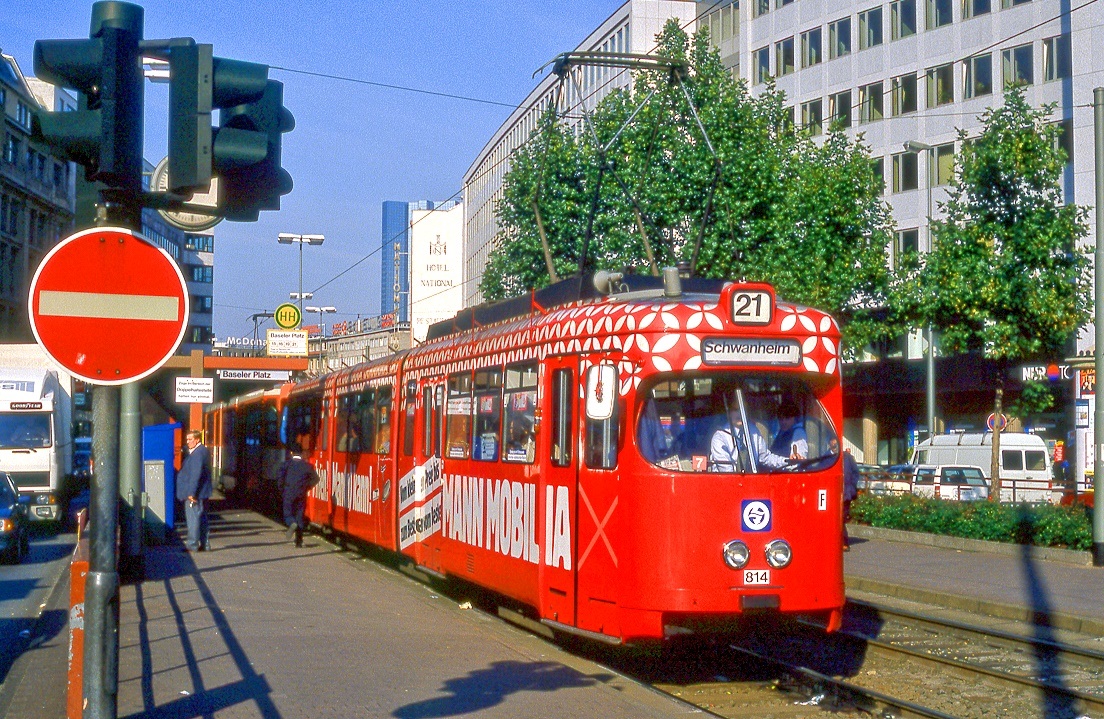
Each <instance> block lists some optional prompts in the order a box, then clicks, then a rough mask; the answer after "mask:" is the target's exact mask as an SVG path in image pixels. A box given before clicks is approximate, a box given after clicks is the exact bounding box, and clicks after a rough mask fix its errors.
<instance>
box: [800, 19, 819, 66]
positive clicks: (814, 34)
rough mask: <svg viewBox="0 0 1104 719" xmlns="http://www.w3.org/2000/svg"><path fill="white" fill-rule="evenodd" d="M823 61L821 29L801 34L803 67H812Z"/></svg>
mask: <svg viewBox="0 0 1104 719" xmlns="http://www.w3.org/2000/svg"><path fill="white" fill-rule="evenodd" d="M823 61H824V56H823V54H822V49H821V31H820V28H819V27H818V28H814V29H812V30H808V31H806V32H803V33H801V67H812V66H813V65H819V64H820V63H821V62H823Z"/></svg>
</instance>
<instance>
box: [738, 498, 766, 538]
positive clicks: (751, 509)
mask: <svg viewBox="0 0 1104 719" xmlns="http://www.w3.org/2000/svg"><path fill="white" fill-rule="evenodd" d="M740 528H741V529H743V530H744V531H745V532H769V531H770V528H771V503H770V500H769V499H745V500H744V501H743V502H741V503H740Z"/></svg>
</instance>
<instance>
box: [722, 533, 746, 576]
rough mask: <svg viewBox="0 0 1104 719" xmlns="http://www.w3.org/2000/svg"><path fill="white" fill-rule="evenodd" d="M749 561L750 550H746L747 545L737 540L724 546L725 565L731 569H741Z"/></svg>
mask: <svg viewBox="0 0 1104 719" xmlns="http://www.w3.org/2000/svg"><path fill="white" fill-rule="evenodd" d="M749 559H751V550H750V549H748V545H746V544H744V543H743V542H741V541H740V540H739V539H733V540H732V541H731V542H729V543H728V544H726V545H724V560H725V564H727V565H728V566H730V567H732V568H733V569H741V568H742V567H743V566H744V565H746V564H747V563H748V560H749Z"/></svg>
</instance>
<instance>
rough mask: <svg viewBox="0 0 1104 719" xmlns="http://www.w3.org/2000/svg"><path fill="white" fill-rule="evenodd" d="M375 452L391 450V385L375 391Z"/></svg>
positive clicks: (381, 452)
mask: <svg viewBox="0 0 1104 719" xmlns="http://www.w3.org/2000/svg"><path fill="white" fill-rule="evenodd" d="M376 419H377V420H378V424H377V425H376V450H375V451H376V454H388V453H389V452H390V451H391V385H389V384H388V385H384V386H383V387H380V388H379V389H378V390H377V391H376Z"/></svg>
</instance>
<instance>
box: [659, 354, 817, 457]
mask: <svg viewBox="0 0 1104 719" xmlns="http://www.w3.org/2000/svg"><path fill="white" fill-rule="evenodd" d="M641 389H642V390H643V392H644V397H643V400H644V405H643V408H642V410H641V412H640V415H639V419H638V422H637V446H638V447H639V448H640V453H641V455H642V456H643V457H644V458H645V459H646V460H647V461H649V462H650V463H652V464H654V465H656V466H659V467H662V468H664V469H668V470H673V471H679V472H736V473H747V474H750V473H764V472H807V471H818V470H821V469H824V468H825V467H828V466H830V465H832V464H833V463H834V462H835V461H836V460H837V458H838V450H837V451H836V452H832V451H831V450H830V448H829V442H830V440H831V439H832V438H834V437H836V436H837V431H836V429H835V427H834V426H833V423H832V420H831V419H830V418H829V416H828V415H827V413H826V412H825V410H824V408H823V407H822V406H821V404H820V402H819V401H818V400H817V398H816V394H815V392H814V389H813V387H812V386H810V384H809V383H808V378H804V377H796V376H789V375H780V376H771V375H766V374H763V375H753V374H747V373H725V374H714V375H709V376H689V377H680V378H676V379H666V380H661V381H660V382H657V383H655V384H652V385H651V386H650V387H641ZM749 448H750V450H751V451H749Z"/></svg>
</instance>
